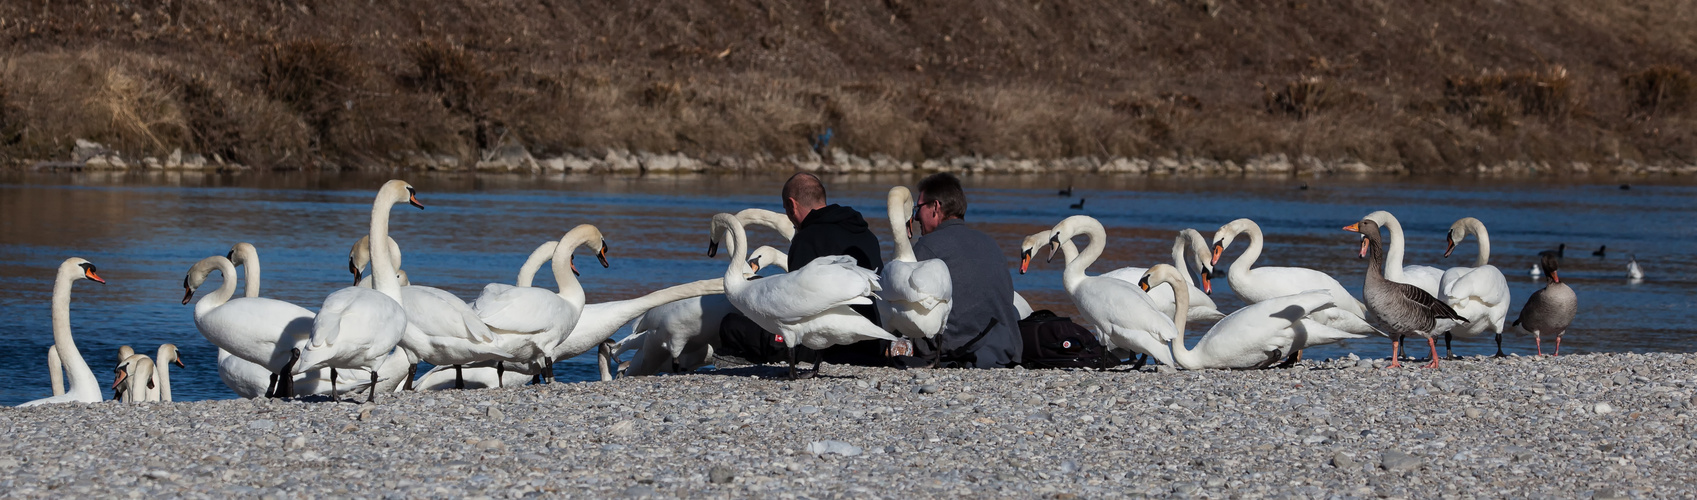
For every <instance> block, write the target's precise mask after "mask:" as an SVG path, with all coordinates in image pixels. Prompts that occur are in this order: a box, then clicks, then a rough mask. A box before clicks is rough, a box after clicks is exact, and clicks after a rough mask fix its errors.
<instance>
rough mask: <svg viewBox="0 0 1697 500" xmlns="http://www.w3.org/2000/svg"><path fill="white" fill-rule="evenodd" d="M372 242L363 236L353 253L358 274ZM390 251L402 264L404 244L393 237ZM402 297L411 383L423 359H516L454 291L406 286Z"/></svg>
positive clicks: (453, 362)
mask: <svg viewBox="0 0 1697 500" xmlns="http://www.w3.org/2000/svg"><path fill="white" fill-rule="evenodd" d="M370 243H371V238H370V237H365V238H360V240H359V241H358V242H356V243H354V246H355V248H354V249H353V250H352V251H350V252H349V259H350V260H349V262H348V268H349V269H350V270H353V271H354V273H355V276H358V272H359V269H360V268H361V267H363V266H364V264H365V262H364V261H365V260H368V259H369V257H370V255H371V249H370ZM389 251H390V252H392V255H393V256H394V261H395V262H396V263H397V264H398V263H399V262H400V261H401V253H400V245H398V244H396V243H395V242H394V239H392V238H391V239H390V240H389ZM397 274H398V273H397ZM401 298H402V299H403V300H402V301H401V306H402V307H405V308H406V310H407V330H406V334H405V335H404V336H402V337H401V343H400V346H401V348H402V349H405V350H406V354H407V361H408V363H407V364H408V365H409V366H408V368H407V379H408V381H409V382H410V381H411V378H412V374H414V373H416V370H417V367H418V361H420V360H423V361H425V362H428V363H430V364H431V365H435V366H460V365H469V364H472V363H477V362H480V361H489V360H503V361H504V360H510V359H512V357H513V356H512V355H511V354H508V353H507V352H506V351H504V350H502V349H500V348H499V347H498V346H496V345H495V334H494V333H493V332H491V331H489V327H488V326H487V325H485V324H484V323H483V320H482V319H481V318H479V317H478V316H477V312H476V311H473V310H472V308H471V306H470V305H469V304H466V303H465V301H464V300H460V298H459V297H456V296H454V294H452V293H448V292H447V291H445V290H442V289H440V288H434V287H428V286H419V285H405V286H402V287H401ZM406 388H408V389H410V388H412V384H410V383H409V384H406Z"/></svg>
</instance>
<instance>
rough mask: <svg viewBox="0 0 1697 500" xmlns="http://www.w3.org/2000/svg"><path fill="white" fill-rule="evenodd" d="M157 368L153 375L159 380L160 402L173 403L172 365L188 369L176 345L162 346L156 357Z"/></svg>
mask: <svg viewBox="0 0 1697 500" xmlns="http://www.w3.org/2000/svg"><path fill="white" fill-rule="evenodd" d="M153 359H154V362H155V363H156V367H155V368H154V371H153V375H154V377H156V378H158V379H159V401H164V402H167V403H169V402H171V363H176V364H177V367H178V368H188V367H189V365H185V364H183V358H182V357H181V356H178V355H177V345H176V344H160V345H159V354H158V355H156V356H154V358H153Z"/></svg>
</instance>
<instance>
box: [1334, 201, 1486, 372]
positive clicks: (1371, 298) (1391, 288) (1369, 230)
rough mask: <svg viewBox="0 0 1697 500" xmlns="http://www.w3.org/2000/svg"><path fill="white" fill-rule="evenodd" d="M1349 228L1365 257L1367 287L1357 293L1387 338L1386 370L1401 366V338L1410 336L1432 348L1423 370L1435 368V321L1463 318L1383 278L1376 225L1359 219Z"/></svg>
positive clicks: (1429, 297)
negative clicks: (1355, 233) (1353, 230)
mask: <svg viewBox="0 0 1697 500" xmlns="http://www.w3.org/2000/svg"><path fill="white" fill-rule="evenodd" d="M1352 227H1354V228H1356V230H1358V231H1359V232H1360V233H1361V257H1366V258H1367V284H1366V286H1364V287H1363V288H1362V293H1361V294H1362V296H1363V297H1364V298H1366V299H1367V300H1366V302H1367V310H1368V311H1370V312H1372V313H1373V314H1375V315H1377V316H1378V317H1379V322H1380V323H1382V324H1383V325H1384V326H1385V327H1386V332H1387V333H1389V334H1390V335H1391V364H1390V367H1391V368H1395V367H1399V366H1402V362H1401V361H1402V359H1401V352H1400V351H1401V350H1402V338H1403V337H1404V336H1406V335H1409V334H1413V335H1418V336H1421V337H1426V344H1427V345H1428V346H1430V347H1431V348H1432V362H1431V363H1429V364H1427V365H1426V367H1427V368H1437V367H1438V343H1437V340H1436V338H1435V337H1436V336H1437V334H1439V333H1442V332H1441V331H1440V330H1439V328H1438V320H1439V319H1453V320H1456V321H1458V322H1465V321H1467V318H1465V317H1462V315H1460V314H1456V312H1455V309H1452V308H1450V306H1449V304H1445V303H1444V302H1443V301H1441V300H1438V299H1437V298H1435V297H1432V294H1429V293H1426V291H1425V290H1421V289H1420V287H1417V286H1414V285H1410V284H1406V283H1397V282H1395V281H1391V280H1388V279H1385V274H1384V270H1383V267H1384V263H1385V257H1384V251H1383V249H1382V247H1381V246H1380V244H1379V223H1377V222H1373V221H1372V220H1370V219H1362V220H1361V222H1358V223H1356V224H1355V225H1354V226H1352Z"/></svg>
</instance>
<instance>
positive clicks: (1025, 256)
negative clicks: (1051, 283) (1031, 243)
mask: <svg viewBox="0 0 1697 500" xmlns="http://www.w3.org/2000/svg"><path fill="white" fill-rule="evenodd" d="M1028 269H1031V251H1030V250H1026V251H1024V252H1021V253H1020V254H1019V274H1025V271H1026V270H1028Z"/></svg>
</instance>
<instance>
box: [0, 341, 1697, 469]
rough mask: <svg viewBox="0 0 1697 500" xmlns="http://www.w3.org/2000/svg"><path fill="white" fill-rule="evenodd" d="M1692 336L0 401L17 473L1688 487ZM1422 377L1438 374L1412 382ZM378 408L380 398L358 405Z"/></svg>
mask: <svg viewBox="0 0 1697 500" xmlns="http://www.w3.org/2000/svg"><path fill="white" fill-rule="evenodd" d="M1694 359H1697V355H1693V354H1659V353H1658V354H1642V355H1637V356H1636V357H1631V358H1628V357H1625V356H1622V355H1578V356H1573V357H1571V358H1570V357H1567V356H1563V357H1562V358H1534V357H1511V358H1506V359H1493V358H1485V357H1469V358H1467V359H1464V360H1458V361H1454V362H1446V363H1445V364H1444V369H1443V370H1421V369H1415V368H1406V369H1401V370H1396V369H1391V370H1381V371H1373V372H1368V371H1364V370H1361V369H1356V368H1351V367H1352V366H1355V365H1358V364H1359V362H1360V361H1369V360H1350V359H1344V360H1311V361H1308V362H1305V363H1304V364H1305V365H1306V366H1305V367H1303V368H1298V369H1289V370H1280V369H1273V370H1260V371H1214V370H1210V371H1203V372H1185V371H1183V370H1176V371H1174V370H1169V374H1157V373H1154V371H1155V370H1153V369H1150V370H1145V371H1130V370H1107V371H1085V370H1079V371H1068V370H957V369H941V370H909V371H899V370H892V369H885V368H869V367H856V366H838V365H832V366H830V367H828V368H827V373H828V374H829V375H830V377H820V378H814V379H809V380H800V381H787V380H774V378H773V376H774V375H781V374H783V373H785V372H787V367H778V366H773V367H758V366H757V367H743V368H737V369H735V370H737V371H732V370H722V371H721V372H720V373H719V374H708V373H703V374H695V375H685V376H663V377H641V378H624V379H618V380H614V381H612V382H606V383H602V382H587V383H558V384H551V385H542V386H524V387H508V388H505V389H500V390H468V391H442V392H404V393H394V394H385V395H382V396H381V397H379V400H378V403H377V404H375V405H369V406H368V405H363V404H362V405H357V406H356V405H352V404H348V403H346V402H343V403H330V402H325V401H321V400H298V401H297V400H283V401H271V400H264V401H236V400H224V401H196V402H178V403H171V404H160V403H153V404H145V405H123V404H115V403H109V404H98V405H49V406H42V407H35V408H0V491H5V492H6V493H5V494H4V495H7V496H15V497H23V498H39V497H48V496H64V495H79V496H86V497H100V498H141V497H149V496H162V495H163V496H183V493H182V492H184V491H193V492H203V494H204V496H241V497H255V498H264V497H267V496H269V497H274V498H319V497H346V496H352V495H356V494H358V493H351V492H361V491H364V492H371V491H381V492H385V494H390V493H391V492H392V494H393V495H395V496H400V497H456V498H478V497H492V498H522V497H526V496H543V497H548V496H557V495H564V494H573V495H576V496H584V497H596V498H618V497H623V496H633V497H649V496H653V497H674V496H679V497H736V498H800V497H808V498H864V497H869V496H892V497H915V498H931V497H965V498H983V497H996V498H1002V497H1009V498H1038V497H1047V498H1117V497H1140V496H1161V497H1164V496H1177V495H1185V496H1198V497H1202V496H1205V497H1231V496H1241V497H1246V498H1251V497H1256V498H1259V497H1277V496H1281V495H1285V496H1302V497H1332V496H1337V497H1376V496H1381V495H1393V496H1394V495H1409V494H1410V493H1409V492H1422V493H1420V494H1419V495H1417V496H1431V497H1448V496H1455V497H1470V496H1485V497H1503V498H1552V497H1553V498H1566V497H1586V496H1596V497H1600V498H1607V497H1611V496H1624V497H1658V498H1660V497H1666V498H1692V497H1697V488H1694V487H1693V485H1692V484H1691V482H1690V481H1689V480H1688V479H1687V477H1688V476H1689V471H1688V470H1686V469H1688V467H1686V466H1685V465H1686V463H1687V462H1688V460H1683V459H1682V458H1681V457H1689V456H1690V454H1691V453H1692V452H1693V450H1697V440H1693V439H1692V437H1693V436H1691V435H1690V432H1689V431H1690V428H1689V427H1690V425H1688V424H1689V422H1687V420H1688V419H1689V418H1690V415H1688V414H1689V413H1692V411H1691V410H1692V408H1693V406H1689V405H1670V404H1669V403H1670V402H1673V403H1678V402H1688V401H1689V400H1690V399H1691V398H1692V397H1693V396H1692V393H1693V392H1697V376H1692V375H1691V371H1690V367H1691V366H1697V365H1694V364H1693V363H1694V361H1692V360H1694ZM1341 368H1349V369H1347V370H1346V369H1341ZM1628 370H1635V372H1634V371H1628ZM915 371H917V372H922V373H923V374H924V376H922V377H916V376H915V374H914V373H912V372H915ZM1622 373H1624V374H1625V377H1626V378H1625V379H1624V382H1623V383H1622V384H1620V385H1615V375H1617V374H1622ZM1598 374H1601V375H1598ZM725 375H730V376H725ZM925 385H936V386H939V388H941V386H944V385H947V386H949V387H950V396H948V397H938V396H932V395H929V394H920V393H919V390H918V389H921V388H923V387H924V386H925ZM873 387H881V388H882V390H876V391H874V390H870V389H871V388H873ZM1092 387H1096V388H1097V389H1095V392H1091V391H1092V389H1091V388H1092ZM898 388H899V389H898ZM1417 388H1424V389H1426V390H1427V391H1428V394H1427V395H1425V396H1420V397H1418V398H1417V400H1414V399H1410V397H1409V396H1410V394H1412V393H1414V391H1415V390H1416V389H1417ZM1534 389H1538V390H1542V391H1544V392H1543V394H1537V393H1536V392H1535V391H1534ZM934 394H940V391H939V392H938V393H934ZM1605 399H1606V401H1607V403H1602V400H1605ZM1599 404H1607V405H1609V406H1608V408H1609V409H1610V410H1612V413H1602V412H1599V411H1598V405H1599ZM1629 409H1630V410H1629ZM362 412H369V415H370V417H371V418H370V419H369V420H366V421H357V422H352V423H350V420H351V418H350V417H357V416H358V415H359V414H360V413H362ZM1616 413H1619V414H1623V415H1624V414H1629V413H1633V414H1639V415H1640V417H1639V418H1616V415H1615V414H1616ZM532 416H534V417H532ZM668 417H669V418H668ZM668 420H669V421H668ZM123 426H129V427H127V428H126V427H123ZM1246 436H1255V438H1254V439H1250V438H1247V437H1246ZM138 443H146V444H145V445H141V446H137V444H138ZM1304 443H1306V444H1304ZM857 444H858V445H860V446H856V445H857ZM861 446H864V447H865V448H864V449H861V448H860V447H861ZM833 450H835V451H833ZM855 450H859V451H858V453H857V452H856V451H855ZM851 457H852V458H851ZM1178 457H1182V458H1178ZM1328 461H1329V464H1328V463H1327V462H1328ZM341 464H358V466H357V467H344V466H342V465H341ZM158 471H164V472H166V473H167V474H168V475H159V474H153V473H154V472H158ZM1422 471H1424V472H1422ZM1440 471H1441V473H1442V476H1441V479H1440V477H1439V476H1436V475H1435V474H1438V473H1439V472H1440ZM444 478H464V479H461V480H457V481H452V480H446V479H444ZM1451 485H1453V487H1451ZM565 492H571V493H565ZM1069 495H1070V496H1069ZM190 496H195V495H194V494H191V495H190Z"/></svg>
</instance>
